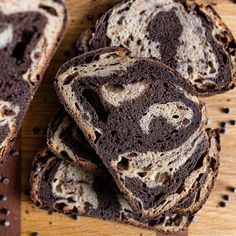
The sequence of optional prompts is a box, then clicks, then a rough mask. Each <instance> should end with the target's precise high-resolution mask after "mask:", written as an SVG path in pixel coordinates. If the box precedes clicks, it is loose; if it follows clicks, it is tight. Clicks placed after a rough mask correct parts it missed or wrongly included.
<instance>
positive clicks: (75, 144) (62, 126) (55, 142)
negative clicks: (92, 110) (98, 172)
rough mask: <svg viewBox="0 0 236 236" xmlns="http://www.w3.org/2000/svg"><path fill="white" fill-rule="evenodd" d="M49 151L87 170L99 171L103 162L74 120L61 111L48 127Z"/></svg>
mask: <svg viewBox="0 0 236 236" xmlns="http://www.w3.org/2000/svg"><path fill="white" fill-rule="evenodd" d="M47 143H48V147H49V149H50V150H51V151H52V152H53V153H54V154H56V155H57V156H59V157H61V158H63V159H64V160H66V161H69V162H73V163H76V164H78V165H80V166H82V167H85V168H86V169H90V170H94V169H98V168H99V166H101V165H102V160H101V159H100V158H99V156H98V155H97V154H96V152H95V151H94V150H93V149H92V148H91V146H90V145H89V143H88V141H87V140H86V138H85V137H84V134H83V132H82V131H81V130H80V128H79V127H78V125H77V124H76V123H75V122H74V120H73V119H72V118H71V117H70V116H69V115H68V113H67V112H65V111H64V110H63V109H61V110H60V111H59V112H57V113H56V115H55V116H54V118H53V119H52V120H51V122H50V124H49V127H48V134H47Z"/></svg>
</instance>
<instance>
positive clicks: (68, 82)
mask: <svg viewBox="0 0 236 236" xmlns="http://www.w3.org/2000/svg"><path fill="white" fill-rule="evenodd" d="M77 75H78V73H77V72H74V73H73V74H70V75H68V76H67V77H66V79H65V80H64V82H63V85H68V84H70V83H71V81H72V80H73V79H74V78H75V77H76V76H77Z"/></svg>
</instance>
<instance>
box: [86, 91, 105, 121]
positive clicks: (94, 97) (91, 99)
mask: <svg viewBox="0 0 236 236" xmlns="http://www.w3.org/2000/svg"><path fill="white" fill-rule="evenodd" d="M82 95H83V96H84V97H85V99H86V100H87V102H88V103H89V104H90V105H91V106H92V108H93V109H94V111H95V112H96V114H97V116H98V119H99V120H100V121H102V122H107V118H108V115H109V112H108V111H107V110H106V109H105V107H104V106H103V104H102V102H101V99H100V96H99V94H98V93H97V92H95V91H93V90H91V89H85V90H84V91H83V93H82Z"/></svg>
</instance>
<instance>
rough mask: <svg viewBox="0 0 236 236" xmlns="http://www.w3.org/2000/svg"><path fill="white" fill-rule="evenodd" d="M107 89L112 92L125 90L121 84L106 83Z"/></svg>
mask: <svg viewBox="0 0 236 236" xmlns="http://www.w3.org/2000/svg"><path fill="white" fill-rule="evenodd" d="M105 89H106V90H107V91H109V92H112V93H120V92H122V91H124V89H125V88H124V86H123V85H121V84H106V85H105Z"/></svg>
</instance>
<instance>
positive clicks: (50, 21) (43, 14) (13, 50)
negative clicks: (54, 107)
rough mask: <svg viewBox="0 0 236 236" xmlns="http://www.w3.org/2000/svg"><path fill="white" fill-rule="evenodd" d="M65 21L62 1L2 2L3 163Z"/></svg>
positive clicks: (0, 141) (0, 95)
mask: <svg viewBox="0 0 236 236" xmlns="http://www.w3.org/2000/svg"><path fill="white" fill-rule="evenodd" d="M65 21H66V9H65V6H64V3H63V1H60V0H59V1H52V0H49V1H47V3H45V1H41V0H35V1H30V0H22V1H17V0H13V1H5V0H3V1H1V2H0V58H1V61H0V71H1V74H0V160H2V159H4V158H5V157H6V156H7V154H8V152H9V150H10V148H11V145H12V143H13V142H14V140H15V138H16V135H17V132H18V130H19V129H20V125H21V122H22V120H23V117H24V115H25V113H26V111H27V109H28V106H29V104H30V101H31V100H32V98H33V95H34V93H35V91H36V89H37V87H38V86H39V83H40V81H41V76H42V74H43V72H44V71H45V69H46V67H47V64H48V63H49V60H50V58H51V57H52V55H53V53H54V51H55V49H56V47H57V45H58V43H59V41H60V38H61V36H62V34H63V31H64V28H65Z"/></svg>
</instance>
